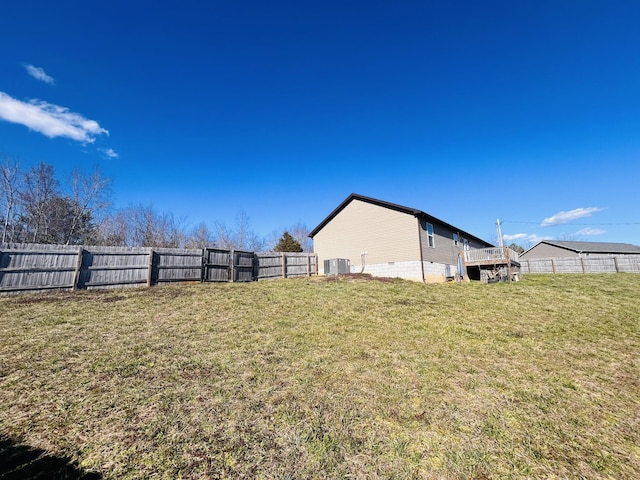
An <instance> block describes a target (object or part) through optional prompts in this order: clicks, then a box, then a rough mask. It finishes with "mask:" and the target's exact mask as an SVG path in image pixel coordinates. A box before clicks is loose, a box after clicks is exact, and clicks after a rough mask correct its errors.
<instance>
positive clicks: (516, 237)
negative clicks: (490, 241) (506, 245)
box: [502, 233, 529, 242]
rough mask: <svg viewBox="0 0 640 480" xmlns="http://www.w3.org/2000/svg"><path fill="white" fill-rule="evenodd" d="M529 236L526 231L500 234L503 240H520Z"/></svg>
mask: <svg viewBox="0 0 640 480" xmlns="http://www.w3.org/2000/svg"><path fill="white" fill-rule="evenodd" d="M528 236H529V234H528V233H516V234H515V235H506V234H505V235H502V239H503V240H504V241H505V242H512V241H514V240H522V239H524V238H527V237H528Z"/></svg>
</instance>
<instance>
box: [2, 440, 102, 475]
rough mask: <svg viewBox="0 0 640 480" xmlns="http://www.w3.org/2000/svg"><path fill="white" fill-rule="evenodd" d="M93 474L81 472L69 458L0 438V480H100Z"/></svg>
mask: <svg viewBox="0 0 640 480" xmlns="http://www.w3.org/2000/svg"><path fill="white" fill-rule="evenodd" d="M101 478H102V476H101V475H99V474H98V473H95V472H83V471H82V470H81V469H80V468H78V467H77V466H76V465H74V463H73V462H72V461H71V459H70V458H65V457H56V456H54V455H48V454H47V453H46V452H45V451H44V450H40V449H38V448H32V447H29V446H27V445H16V443H15V442H14V441H13V440H10V439H8V438H2V437H0V480H9V479H12V480H13V479H15V480H18V479H20V480H35V479H51V480H63V479H64V480H80V479H82V480H100V479H101Z"/></svg>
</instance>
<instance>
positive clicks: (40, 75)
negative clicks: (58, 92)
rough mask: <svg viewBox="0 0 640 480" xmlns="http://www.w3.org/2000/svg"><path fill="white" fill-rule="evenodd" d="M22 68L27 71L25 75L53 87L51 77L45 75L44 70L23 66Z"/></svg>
mask: <svg viewBox="0 0 640 480" xmlns="http://www.w3.org/2000/svg"><path fill="white" fill-rule="evenodd" d="M24 68H26V69H27V73H28V74H29V75H31V76H32V77H33V78H35V79H36V80H40V81H41V82H44V83H48V84H49V85H53V83H54V80H53V77H51V76H49V75H47V74H46V73H45V71H44V69H42V68H40V67H34V66H33V65H25V66H24Z"/></svg>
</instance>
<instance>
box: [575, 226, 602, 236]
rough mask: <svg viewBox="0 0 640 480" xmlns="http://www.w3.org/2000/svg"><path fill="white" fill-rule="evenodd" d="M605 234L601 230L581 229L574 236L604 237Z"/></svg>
mask: <svg viewBox="0 0 640 480" xmlns="http://www.w3.org/2000/svg"><path fill="white" fill-rule="evenodd" d="M605 233H607V231H606V230H601V229H599V228H588V227H587V228H583V229H582V230H578V231H577V232H576V235H604V234H605Z"/></svg>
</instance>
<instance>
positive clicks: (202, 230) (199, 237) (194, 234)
mask: <svg viewBox="0 0 640 480" xmlns="http://www.w3.org/2000/svg"><path fill="white" fill-rule="evenodd" d="M213 244H214V239H213V234H212V233H211V232H210V231H209V227H207V225H206V224H205V223H204V222H202V223H199V224H198V225H196V226H195V228H194V229H193V230H191V233H190V234H189V235H188V237H187V241H186V243H185V246H186V247H187V248H207V247H210V246H212V245H213Z"/></svg>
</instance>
